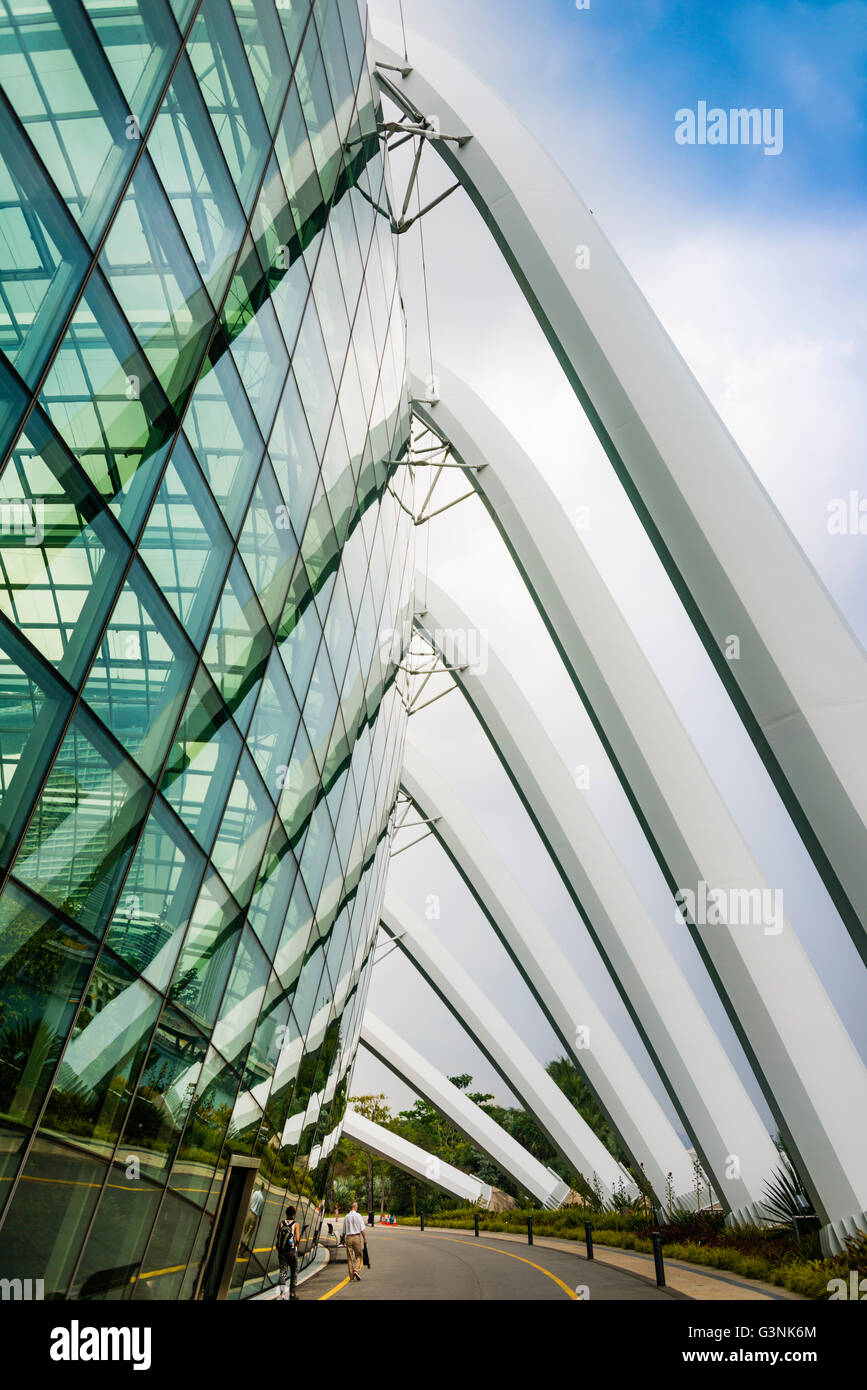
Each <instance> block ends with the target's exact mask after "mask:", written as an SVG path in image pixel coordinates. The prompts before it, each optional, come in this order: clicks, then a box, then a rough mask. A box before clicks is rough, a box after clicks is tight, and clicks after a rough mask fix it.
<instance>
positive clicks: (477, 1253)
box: [299, 1226, 674, 1303]
mask: <svg viewBox="0 0 867 1390" xmlns="http://www.w3.org/2000/svg"><path fill="white" fill-rule="evenodd" d="M369 1250H370V1259H371V1266H372V1267H371V1268H370V1269H365V1270H362V1277H361V1282H360V1283H350V1282H349V1279H348V1277H347V1268H346V1265H345V1264H343V1263H341V1264H332V1265H328V1266H326V1268H325V1269H324V1270H323V1272H322V1273H321V1274H317V1275H316V1276H315V1278H313V1279H311V1280H309V1282H308V1283H307V1284H306V1285H304V1286H302V1288H301V1290H300V1291H299V1300H300V1299H311V1300H312V1299H318V1300H319V1301H320V1302H322V1301H324V1300H326V1299H329V1300H331V1301H332V1302H333V1301H334V1300H339V1301H341V1302H342V1301H345V1300H348V1299H352V1300H360V1301H361V1302H368V1301H374V1302H378V1301H382V1300H392V1301H401V1302H406V1301H413V1300H421V1301H424V1302H429V1301H432V1300H444V1299H459V1300H461V1301H462V1302H473V1301H475V1300H497V1299H502V1300H512V1301H517V1302H522V1303H523V1302H527V1301H528V1300H529V1301H542V1302H543V1301H545V1300H548V1299H576V1300H578V1299H584V1298H588V1297H589V1298H590V1299H591V1300H592V1299H617V1300H623V1301H626V1302H631V1301H636V1300H640V1301H645V1300H647V1299H660V1298H663V1299H670V1298H672V1297H673V1296H674V1295H672V1293H671V1292H670V1291H668V1290H666V1289H658V1288H657V1287H656V1285H655V1284H653V1283H651V1282H649V1281H648V1280H645V1279H642V1278H639V1277H638V1276H637V1275H634V1274H627V1273H624V1271H622V1270H618V1269H611V1268H610V1267H606V1266H605V1265H602V1264H596V1262H595V1261H594V1262H593V1263H589V1262H588V1261H586V1260H581V1259H578V1258H576V1256H575V1255H573V1254H572V1253H571V1252H570V1251H568V1250H550V1249H544V1248H539V1247H537V1246H529V1245H528V1246H523V1245H521V1246H518V1248H517V1249H515V1248H514V1247H513V1246H511V1245H507V1244H506V1243H505V1242H503V1241H496V1240H487V1239H485V1237H484V1236H481V1237H480V1238H479V1239H478V1240H477V1239H476V1238H475V1237H474V1236H472V1235H465V1234H463V1233H462V1232H460V1231H453V1232H449V1233H448V1234H445V1233H443V1232H433V1231H425V1232H424V1233H422V1232H421V1231H417V1230H413V1229H411V1228H408V1227H401V1226H382V1227H377V1228H376V1229H375V1231H374V1232H373V1233H372V1234H371V1236H370V1240H369ZM584 1289H586V1290H587V1292H584Z"/></svg>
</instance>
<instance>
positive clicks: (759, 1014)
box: [416, 368, 867, 1250]
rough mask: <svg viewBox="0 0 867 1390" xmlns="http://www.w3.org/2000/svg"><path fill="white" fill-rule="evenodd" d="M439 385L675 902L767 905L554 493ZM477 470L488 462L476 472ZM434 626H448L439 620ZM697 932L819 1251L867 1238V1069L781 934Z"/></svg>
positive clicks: (456, 384)
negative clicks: (798, 1186)
mask: <svg viewBox="0 0 867 1390" xmlns="http://www.w3.org/2000/svg"><path fill="white" fill-rule="evenodd" d="M439 376H440V383H441V399H440V400H439V402H438V403H437V404H436V405H435V406H430V405H426V404H423V403H419V404H418V405H417V407H416V409H417V411H418V413H419V414H420V416H421V418H422V420H423V421H424V422H425V423H427V424H429V425H430V427H432V428H434V429H435V430H436V432H437V433H439V434H440V436H441V437H446V438H448V440H449V442H450V445H451V448H452V453H453V455H454V457H455V458H457V459H459V460H461V461H464V462H466V463H467V464H468V465H471V468H470V471H469V473H468V476H469V479H470V481H471V482H472V483H473V486H474V488H475V489H476V490H477V492H478V493H479V495H480V497H481V499H482V501H483V502H484V504H485V506H486V508H487V510H488V511H489V513H490V515H491V517H492V519H493V520H494V522H495V524H496V526H497V528H498V530H499V531H500V533H501V535H502V536H503V538H504V540H505V542H506V545H507V547H508V549H509V551H510V553H511V554H512V556H513V558H514V559H515V562H516V564H517V566H518V569H519V572H520V573H521V575H522V577H523V578H524V580H525V583H526V584H527V587H528V590H529V592H530V595H531V597H532V598H533V601H534V602H535V604H536V606H537V608H538V610H539V612H540V615H541V616H542V618H543V621H544V622H545V625H546V627H547V628H548V631H549V633H550V634H551V636H552V639H553V640H554V643H555V646H556V648H557V650H558V652H559V654H560V656H561V657H562V659H563V662H564V664H565V666H566V668H567V670H568V672H569V674H570V676H571V678H572V681H573V683H574V685H575V686H576V689H577V691H578V693H579V695H580V697H581V699H582V701H583V703H584V705H585V707H586V709H587V711H588V714H589V715H590V718H591V719H592V721H593V723H594V726H595V728H596V730H597V732H598V733H599V735H600V738H601V740H602V743H603V745H604V747H605V750H606V752H607V753H608V756H609V758H610V759H611V762H612V765H613V767H614V769H615V771H616V772H617V775H618V777H619V778H620V781H621V784H622V786H623V788H624V791H625V793H626V795H627V796H628V798H629V800H630V802H631V804H632V806H633V809H634V810H635V811H636V814H637V816H638V819H639V822H640V824H641V826H642V829H643V830H644V832H645V835H646V837H647V839H648V842H649V844H650V847H651V849H652V850H653V851H654V854H655V855H656V858H657V861H658V863H659V865H660V868H661V870H662V872H663V874H664V876H665V879H666V882H667V883H668V885H669V887H670V888H671V890H672V892H673V893H675V894H677V893H678V892H679V891H680V890H681V889H691V890H692V891H693V892H697V891H698V890H699V888H700V885H701V884H702V883H704V884H705V885H708V886H709V887H710V888H712V889H715V890H716V889H719V890H722V891H723V892H724V893H726V894H727V893H728V892H729V891H731V892H733V893H738V894H742V893H745V892H746V893H756V892H758V893H759V894H762V893H764V892H770V889H769V888H768V885H767V883H766V881H765V879H764V877H763V875H762V873H761V871H760V869H759V866H758V864H757V863H756V860H755V858H754V857H753V855H752V853H751V851H750V849H749V846H748V845H747V844H746V841H745V840H744V837H743V835H742V834H741V832H740V830H739V828H738V826H737V824H736V822H735V820H734V818H733V817H732V815H731V813H730V812H729V809H728V807H727V805H726V803H725V802H724V800H723V798H722V797H721V796H720V793H719V791H718V790H717V787H716V785H715V783H714V782H713V779H712V778H711V777H710V775H709V773H708V771H707V768H706V767H705V766H704V763H703V762H702V760H701V758H700V756H699V754H698V752H697V750H696V749H695V747H694V745H693V744H692V742H691V740H690V738H689V736H688V734H687V733H686V730H685V729H684V727H683V725H682V723H681V722H680V719H679V718H678V715H677V713H676V711H675V710H674V707H673V706H672V704H671V702H670V700H669V699H668V697H667V696H666V694H665V692H664V690H663V689H662V686H661V685H660V683H659V681H658V680H657V678H656V675H655V673H654V672H653V669H652V667H651V665H650V663H649V661H648V660H647V658H646V656H645V655H644V653H643V651H642V649H641V647H640V645H639V644H638V642H637V641H636V639H635V637H634V636H633V634H632V631H631V629H630V628H629V626H628V624H627V623H626V621H625V619H624V618H623V615H622V614H621V612H620V610H619V608H618V607H617V605H616V603H615V602H614V600H613V598H612V597H611V595H610V593H609V591H608V589H607V587H606V585H605V583H604V582H603V580H602V578H601V576H600V575H599V573H598V571H597V570H596V568H595V566H594V565H593V563H592V561H591V559H590V557H589V555H588V554H587V552H586V550H585V548H584V546H583V545H582V543H581V539H580V535H579V534H578V533H577V532H576V530H575V528H574V527H573V526H572V524H571V522H570V521H569V519H568V517H567V516H566V515H565V513H564V511H563V509H562V507H561V506H560V505H559V502H558V501H557V499H556V497H555V496H554V494H553V492H552V491H551V489H550V488H549V487H548V485H547V484H546V483H545V481H544V479H543V478H542V477H541V476H540V474H539V472H538V470H537V469H536V467H535V465H534V464H533V463H532V461H531V460H530V459H529V458H528V457H527V455H526V454H525V453H524V452H523V450H522V449H521V448H520V447H519V446H518V444H517V443H516V442H515V440H514V439H513V438H512V436H511V435H510V434H509V433H508V431H507V430H506V429H505V428H504V427H503V425H502V424H501V423H500V422H499V421H498V420H497V419H496V417H495V416H494V415H493V414H492V412H491V411H490V410H488V408H487V407H486V406H485V405H484V404H483V403H482V402H481V401H480V400H479V398H478V397H477V396H476V395H475V394H474V393H473V392H472V391H471V390H470V389H469V388H468V387H467V386H466V385H465V384H464V383H463V382H462V381H460V379H459V378H457V377H456V376H454V374H452V373H450V372H448V371H446V370H445V369H444V368H440V369H439ZM483 460H484V461H489V462H490V461H491V460H495V463H492V464H491V466H490V467H489V468H486V469H482V470H479V469H478V464H479V462H480V461H483ZM427 583H428V588H427V591H428V593H430V592H431V588H432V586H431V585H430V582H429V581H428V582H427ZM453 621H454V622H458V621H460V622H462V623H466V621H467V620H466V619H465V618H464V617H463V615H460V619H459V620H458V619H454V620H453ZM438 622H439V623H440V624H441V625H442V626H445V627H448V626H449V622H446V621H444V620H443V618H442V616H441V617H440V619H439V620H438ZM456 679H457V680H458V683H459V684H463V686H464V689H465V690H466V688H467V685H468V683H472V684H473V686H474V688H477V687H478V686H479V684H480V683H479V681H478V680H477V679H476V678H474V677H473V676H472V673H469V675H467V674H466V673H459V674H458V675H457V676H456ZM513 727H514V726H513ZM531 762H532V760H531ZM507 770H508V768H507ZM556 838H557V835H556V834H555V840H556ZM688 925H689V928H690V931H691V934H692V937H693V940H694V941H695V944H696V946H697V948H698V950H699V952H700V954H701V956H702V959H703V961H704V963H705V965H706V966H707V968H708V971H709V973H710V975H711V978H712V980H713V982H714V985H715V987H716V989H717V992H718V994H719V995H720V998H721V1000H722V1002H723V1004H724V1006H725V1008H726V1011H727V1013H728V1016H729V1018H730V1020H731V1022H732V1025H733V1027H734V1029H735V1031H736V1033H737V1035H738V1037H739V1040H740V1042H741V1044H742V1046H743V1047H744V1050H745V1052H746V1054H747V1056H748V1058H749V1060H750V1063H751V1065H752V1067H753V1069H754V1071H755V1074H756V1077H757V1079H758V1081H759V1084H760V1085H761V1087H762V1090H763V1093H764V1096H765V1099H766V1100H767V1102H768V1105H769V1107H770V1109H771V1111H772V1113H773V1115H774V1118H775V1120H776V1122H777V1124H778V1126H779V1129H780V1133H781V1134H782V1136H783V1138H784V1141H785V1143H786V1146H787V1148H788V1149H789V1151H790V1152H791V1153H792V1155H793V1156H794V1157H795V1159H796V1161H797V1162H798V1163H799V1166H800V1168H801V1170H802V1172H803V1176H804V1180H805V1182H806V1183H807V1185H808V1187H809V1189H810V1195H811V1197H812V1199H813V1201H814V1203H815V1205H816V1210H817V1211H818V1212H819V1213H820V1214H821V1215H822V1217H823V1219H824V1221H825V1222H826V1223H827V1225H826V1230H825V1232H824V1237H823V1238H824V1239H825V1241H826V1243H827V1245H828V1248H829V1249H832V1250H833V1249H838V1248H839V1246H840V1242H841V1240H842V1239H844V1238H845V1236H847V1235H849V1234H852V1232H853V1230H854V1229H856V1228H857V1227H859V1226H863V1224H864V1219H865V1218H864V1213H865V1209H867V1153H865V1149H864V1145H863V1139H862V1135H861V1133H860V1129H859V1125H858V1123H857V1119H856V1117H857V1115H858V1114H859V1113H862V1114H863V1113H867V1069H865V1066H864V1063H863V1062H862V1060H861V1058H860V1056H859V1054H858V1052H857V1050H856V1048H855V1046H854V1044H853V1042H852V1039H851V1038H850V1036H849V1034H848V1032H847V1030H846V1029H845V1027H844V1026H843V1023H842V1022H841V1020H840V1018H839V1016H838V1014H837V1012H836V1010H835V1009H834V1007H833V1005H832V1003H831V1001H830V999H829V998H828V995H827V993H826V991H825V990H824V988H823V986H822V983H821V981H820V980H819V978H818V976H817V975H816V972H815V970H814V969H813V966H812V964H811V962H810V960H809V958H808V956H807V954H806V952H805V951H804V949H803V947H802V946H801V944H800V941H799V940H798V937H797V935H796V934H795V932H794V931H793V929H792V927H791V925H790V924H789V923H788V922H787V921H784V920H781V924H780V927H781V929H780V930H779V932H778V933H776V934H765V932H764V930H763V928H762V926H761V925H752V926H746V925H740V926H738V925H727V924H726V923H725V922H719V923H717V924H710V923H709V924H708V925H704V924H701V923H692V922H690V923H689V924H688ZM781 980H785V982H786V988H785V990H781V989H780V981H781ZM793 1000H794V1001H797V1007H796V1008H793V1007H792V1001H793ZM832 1074H833V1080H832ZM684 1103H685V1102H684ZM742 1142H743V1141H742ZM697 1147H698V1148H699V1152H702V1149H701V1146H700V1145H699V1144H698V1143H697ZM727 1152H729V1153H732V1154H740V1153H741V1150H740V1149H738V1148H737V1147H733V1148H731V1149H729V1150H728V1151H727ZM708 1157H709V1156H708ZM708 1171H709V1172H713V1171H714V1165H713V1164H712V1166H711V1167H710V1168H708ZM716 1171H718V1166H716ZM742 1171H743V1167H742ZM718 1190H719V1189H718Z"/></svg>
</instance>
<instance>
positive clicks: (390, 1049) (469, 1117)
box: [361, 1011, 569, 1208]
mask: <svg viewBox="0 0 867 1390" xmlns="http://www.w3.org/2000/svg"><path fill="white" fill-rule="evenodd" d="M361 1042H362V1044H363V1046H364V1047H366V1048H367V1050H368V1052H371V1053H373V1055H374V1057H377V1058H379V1060H380V1061H381V1062H383V1063H384V1064H385V1065H386V1066H387V1067H388V1068H389V1069H390V1070H391V1071H393V1072H394V1074H395V1076H397V1077H399V1078H400V1079H401V1080H402V1081H405V1082H406V1084H407V1085H408V1086H411V1087H412V1089H413V1090H414V1091H416V1092H417V1093H418V1095H420V1096H422V1097H423V1099H424V1100H426V1101H427V1102H428V1104H429V1105H432V1106H433V1107H434V1109H435V1110H438V1111H439V1113H440V1114H441V1115H443V1116H445V1118H446V1119H447V1120H449V1121H450V1122H451V1124H453V1125H454V1127H455V1129H457V1130H460V1132H461V1134H463V1136H464V1138H465V1139H468V1140H469V1141H470V1143H471V1144H475V1146H476V1148H477V1149H479V1150H481V1152H482V1153H484V1154H487V1156H488V1158H490V1159H491V1160H492V1162H494V1163H496V1165H497V1167H498V1168H502V1170H503V1172H504V1173H508V1174H509V1176H510V1177H511V1178H514V1180H515V1182H516V1183H517V1184H518V1186H519V1187H520V1188H522V1189H523V1190H524V1191H525V1192H529V1193H530V1194H531V1195H532V1196H534V1197H535V1198H536V1200H537V1201H538V1202H541V1203H542V1206H543V1207H549V1208H553V1207H559V1206H561V1205H562V1204H563V1202H564V1201H565V1200H566V1198H567V1197H568V1196H569V1186H568V1184H567V1183H565V1182H564V1181H563V1179H562V1178H561V1177H559V1176H558V1174H557V1173H555V1172H554V1171H553V1170H552V1169H551V1168H548V1167H546V1165H545V1164H544V1163H540V1162H539V1159H538V1158H535V1157H534V1156H533V1154H531V1153H530V1152H529V1151H528V1150H527V1149H525V1148H524V1146H523V1144H519V1143H518V1141H517V1139H514V1138H513V1137H512V1135H511V1134H509V1133H508V1131H507V1130H505V1129H503V1127H502V1125H498V1124H497V1122H496V1120H493V1119H491V1116H490V1115H488V1114H486V1113H485V1111H484V1110H483V1109H482V1108H481V1106H480V1105H476V1103H475V1101H472V1100H470V1098H469V1096H468V1095H466V1094H465V1093H464V1092H463V1091H459V1090H458V1088H457V1086H455V1085H453V1083H452V1082H451V1081H449V1080H448V1078H447V1077H445V1076H443V1074H442V1072H440V1071H438V1070H437V1069H436V1067H434V1066H432V1065H431V1063H430V1062H428V1061H427V1060H426V1059H425V1058H424V1057H422V1055H421V1053H420V1052H418V1051H417V1050H416V1049H415V1048H414V1047H411V1046H410V1044H409V1043H408V1042H407V1041H406V1039H405V1038H402V1037H399V1036H398V1034H397V1033H396V1032H395V1031H394V1029H393V1028H389V1027H388V1025H387V1024H385V1023H383V1022H382V1020H381V1019H379V1018H377V1017H376V1016H375V1015H374V1014H372V1013H370V1012H369V1011H367V1012H366V1013H365V1015H364V1020H363V1022H362V1025H361Z"/></svg>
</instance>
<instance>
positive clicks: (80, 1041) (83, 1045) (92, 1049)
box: [41, 951, 162, 1156]
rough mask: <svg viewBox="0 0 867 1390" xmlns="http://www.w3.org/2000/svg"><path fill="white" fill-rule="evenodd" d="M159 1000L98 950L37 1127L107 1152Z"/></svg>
mask: <svg viewBox="0 0 867 1390" xmlns="http://www.w3.org/2000/svg"><path fill="white" fill-rule="evenodd" d="M161 1003H162V1000H161V999H160V996H159V995H158V994H157V993H155V991H154V990H152V989H150V988H149V987H148V986H147V985H146V984H145V983H144V981H143V980H140V979H138V978H137V977H136V976H135V975H133V973H132V971H131V970H129V969H127V967H126V966H124V965H123V964H121V962H120V961H119V960H116V959H115V958H114V957H113V956H112V955H111V953H110V952H108V951H103V952H102V954H101V956H100V958H99V960H98V961H97V964H96V969H95V971H94V973H93V975H92V976H91V978H90V979H89V980H88V982H87V988H86V990H85V993H84V997H83V998H82V1001H81V1007H80V1008H79V1011H78V1015H77V1017H76V1020H75V1026H74V1027H73V1030H72V1034H71V1037H70V1040H69V1043H68V1045H67V1048H66V1051H65V1052H64V1054H63V1060H62V1061H61V1063H60V1070H59V1072H58V1073H57V1077H56V1078H55V1082H54V1086H53V1088H52V1091H51V1095H50V1096H49V1098H48V1104H47V1106H46V1108H45V1113H44V1115H43V1117H42V1122H41V1128H42V1129H43V1130H44V1131H45V1133H47V1134H52V1135H55V1136H66V1137H67V1138H70V1139H74V1140H75V1142H76V1143H77V1144H79V1145H81V1146H83V1147H87V1148H90V1149H92V1150H93V1151H94V1153H95V1154H99V1155H100V1156H104V1155H105V1153H106V1151H107V1150H110V1149H111V1148H113V1147H114V1143H115V1140H116V1139H117V1136H118V1132H119V1130H120V1128H121V1125H122V1124H123V1121H124V1119H125V1117H126V1111H127V1106H128V1105H129V1101H130V1098H131V1096H132V1095H133V1093H134V1091H135V1088H136V1085H137V1083H138V1078H139V1073H140V1071H141V1069H142V1065H143V1063H144V1059H145V1053H146V1052H147V1048H148V1044H149V1042H150V1038H151V1033H152V1032H153V1030H154V1027H155V1025H156V1021H157V1016H158V1014H159V1011H160V1005H161Z"/></svg>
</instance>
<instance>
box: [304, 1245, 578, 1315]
mask: <svg viewBox="0 0 867 1390" xmlns="http://www.w3.org/2000/svg"><path fill="white" fill-rule="evenodd" d="M395 1229H399V1228H398V1227H396V1228H395ZM428 1239H429V1240H447V1241H450V1242H451V1244H452V1245H469V1244H470V1241H468V1240H460V1239H459V1238H458V1237H457V1236H435V1235H428ZM472 1245H473V1248H474V1249H476V1250H490V1252H491V1254H492V1255H507V1256H508V1257H509V1259H510V1260H520V1261H521V1264H524V1265H529V1266H530V1268H531V1269H537V1270H538V1271H539V1273H540V1274H544V1275H545V1278H546V1279H553V1280H554V1283H555V1284H559V1286H560V1288H561V1289H562V1290H563V1292H564V1293H565V1294H566V1296H567V1298H571V1299H572V1301H573V1302H574V1303H578V1302H579V1301H580V1300H579V1298H578V1295H577V1293H575V1291H574V1289H570V1287H569V1285H568V1284H564V1283H563V1280H562V1279H558V1278H557V1275H556V1274H552V1273H551V1271H550V1269H545V1267H544V1265H537V1264H536V1263H535V1261H533V1260H528V1259H527V1258H526V1256H525V1255H514V1254H513V1253H512V1251H511V1250H498V1249H497V1247H496V1246H495V1245H476V1244H475V1241H473V1242H472ZM348 1283H349V1279H348V1278H346V1279H344V1280H343V1283H342V1284H335V1286H334V1288H333V1289H329V1290H328V1293H324V1294H323V1295H322V1297H321V1298H320V1299H319V1300H318V1301H319V1302H320V1303H321V1302H322V1300H323V1299H325V1298H331V1296H332V1294H335V1293H337V1291H338V1289H342V1288H344V1286H345V1285H346V1284H348Z"/></svg>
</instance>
